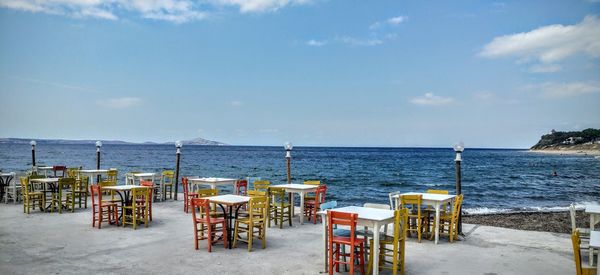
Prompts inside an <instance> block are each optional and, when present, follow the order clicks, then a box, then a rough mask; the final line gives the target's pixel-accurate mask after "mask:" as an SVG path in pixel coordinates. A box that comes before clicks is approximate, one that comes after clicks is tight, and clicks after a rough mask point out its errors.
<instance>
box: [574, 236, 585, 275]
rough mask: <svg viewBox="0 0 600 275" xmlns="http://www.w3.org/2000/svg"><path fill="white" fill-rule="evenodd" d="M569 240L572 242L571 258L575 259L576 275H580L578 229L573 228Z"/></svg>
mask: <svg viewBox="0 0 600 275" xmlns="http://www.w3.org/2000/svg"><path fill="white" fill-rule="evenodd" d="M571 241H572V243H573V260H574V261H575V270H576V273H577V275H581V274H582V273H583V271H582V268H581V248H580V244H581V239H580V238H579V230H577V229H575V231H573V234H571Z"/></svg>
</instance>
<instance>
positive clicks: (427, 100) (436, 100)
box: [410, 93, 454, 106]
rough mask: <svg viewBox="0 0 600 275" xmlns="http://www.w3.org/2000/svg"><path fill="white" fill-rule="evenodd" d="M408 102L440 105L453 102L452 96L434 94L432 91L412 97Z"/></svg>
mask: <svg viewBox="0 0 600 275" xmlns="http://www.w3.org/2000/svg"><path fill="white" fill-rule="evenodd" d="M410 102H411V103H413V104H416V105H422V106H442V105H448V104H450V103H452V102H454V98H451V97H443V96H436V95H434V94H433V93H426V94H425V95H423V96H419V97H415V98H412V99H411V100H410Z"/></svg>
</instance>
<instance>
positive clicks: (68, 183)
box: [51, 178, 75, 214]
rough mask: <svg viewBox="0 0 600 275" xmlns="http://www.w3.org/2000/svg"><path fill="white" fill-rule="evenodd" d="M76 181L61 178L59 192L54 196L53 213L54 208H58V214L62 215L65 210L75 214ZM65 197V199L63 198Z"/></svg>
mask: <svg viewBox="0 0 600 275" xmlns="http://www.w3.org/2000/svg"><path fill="white" fill-rule="evenodd" d="M74 191H75V179H74V178H59V179H58V192H55V193H53V194H52V206H51V209H52V211H54V210H53V208H55V207H56V208H58V213H61V214H62V210H63V208H65V209H67V210H71V212H75V193H74ZM63 195H64V198H63Z"/></svg>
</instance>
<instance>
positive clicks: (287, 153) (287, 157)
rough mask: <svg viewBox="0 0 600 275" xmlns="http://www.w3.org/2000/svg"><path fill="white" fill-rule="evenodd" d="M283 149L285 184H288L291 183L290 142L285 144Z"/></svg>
mask: <svg viewBox="0 0 600 275" xmlns="http://www.w3.org/2000/svg"><path fill="white" fill-rule="evenodd" d="M283 148H285V164H286V168H287V182H288V183H290V184H291V183H292V168H291V164H292V148H293V146H292V143H291V142H289V141H288V142H286V143H285V144H284V145H283Z"/></svg>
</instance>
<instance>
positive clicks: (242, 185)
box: [235, 180, 248, 196]
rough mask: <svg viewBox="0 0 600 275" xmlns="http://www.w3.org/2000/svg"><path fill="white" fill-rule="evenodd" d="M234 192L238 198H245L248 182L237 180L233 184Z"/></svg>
mask: <svg viewBox="0 0 600 275" xmlns="http://www.w3.org/2000/svg"><path fill="white" fill-rule="evenodd" d="M235 192H236V193H237V194H238V195H240V196H246V193H247V192H248V181H247V180H238V181H236V182H235Z"/></svg>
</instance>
